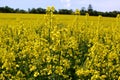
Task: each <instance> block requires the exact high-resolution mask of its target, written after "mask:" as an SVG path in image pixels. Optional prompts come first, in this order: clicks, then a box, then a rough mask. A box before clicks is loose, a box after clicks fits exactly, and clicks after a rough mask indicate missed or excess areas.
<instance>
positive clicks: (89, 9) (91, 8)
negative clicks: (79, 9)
mask: <svg viewBox="0 0 120 80" xmlns="http://www.w3.org/2000/svg"><path fill="white" fill-rule="evenodd" d="M88 13H89V14H90V15H93V7H92V5H91V4H89V5H88Z"/></svg>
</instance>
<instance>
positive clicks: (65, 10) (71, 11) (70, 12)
mask: <svg viewBox="0 0 120 80" xmlns="http://www.w3.org/2000/svg"><path fill="white" fill-rule="evenodd" d="M72 13H73V10H72V9H70V10H68V9H59V14H72Z"/></svg>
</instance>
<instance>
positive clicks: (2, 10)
mask: <svg viewBox="0 0 120 80" xmlns="http://www.w3.org/2000/svg"><path fill="white" fill-rule="evenodd" d="M0 13H34V14H45V13H46V9H44V8H41V7H40V8H32V9H30V8H29V9H28V10H23V9H19V8H17V9H13V8H11V7H8V6H5V7H0ZM86 13H88V14H89V15H90V16H98V15H102V16H105V17H116V16H117V14H120V11H111V12H101V11H96V10H94V9H93V7H92V5H91V4H89V6H88V9H87V10H86V9H85V7H82V8H81V10H80V15H86ZM54 14H69V15H71V14H75V11H73V10H72V9H59V10H55V11H54Z"/></svg>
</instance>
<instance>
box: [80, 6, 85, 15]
mask: <svg viewBox="0 0 120 80" xmlns="http://www.w3.org/2000/svg"><path fill="white" fill-rule="evenodd" d="M85 13H86V10H85V7H82V8H81V10H80V14H81V15H85Z"/></svg>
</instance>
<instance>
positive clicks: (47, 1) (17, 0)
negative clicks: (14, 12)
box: [0, 0, 120, 11]
mask: <svg viewBox="0 0 120 80" xmlns="http://www.w3.org/2000/svg"><path fill="white" fill-rule="evenodd" d="M89 4H91V5H92V7H93V9H94V10H97V11H114V10H119V11H120V0H0V7H3V6H9V7H12V8H20V9H25V10H28V8H38V7H42V8H46V7H47V6H52V5H53V6H55V8H56V9H63V8H66V9H73V10H75V9H81V7H85V8H86V9H87V8H88V5H89Z"/></svg>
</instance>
